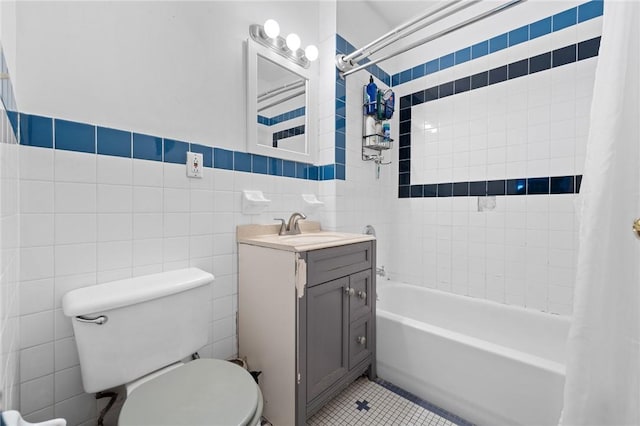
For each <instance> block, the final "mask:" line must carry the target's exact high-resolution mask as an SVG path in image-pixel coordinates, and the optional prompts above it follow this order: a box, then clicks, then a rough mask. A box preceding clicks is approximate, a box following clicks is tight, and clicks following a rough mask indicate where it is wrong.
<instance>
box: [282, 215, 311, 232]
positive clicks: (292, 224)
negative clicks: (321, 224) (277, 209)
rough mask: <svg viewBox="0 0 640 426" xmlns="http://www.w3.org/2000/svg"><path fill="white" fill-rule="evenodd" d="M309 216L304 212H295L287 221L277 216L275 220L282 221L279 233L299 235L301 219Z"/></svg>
mask: <svg viewBox="0 0 640 426" xmlns="http://www.w3.org/2000/svg"><path fill="white" fill-rule="evenodd" d="M306 218H307V217H306V216H305V215H304V214H302V213H298V212H295V213H293V214H292V215H291V217H289V222H285V220H284V219H281V218H275V219H274V220H279V221H280V231H279V232H278V235H297V234H299V233H300V224H299V223H298V222H299V221H300V219H302V220H304V219H306Z"/></svg>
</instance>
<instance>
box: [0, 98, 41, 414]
mask: <svg viewBox="0 0 640 426" xmlns="http://www.w3.org/2000/svg"><path fill="white" fill-rule="evenodd" d="M19 158H20V157H19V150H18V146H17V145H16V139H15V136H14V135H13V132H12V131H11V129H10V124H9V120H8V117H7V114H6V112H5V109H4V106H3V105H2V103H1V102H0V410H4V409H11V408H15V407H18V406H19V404H20V379H19V376H20V352H19V350H20V321H19V320H18V315H19V310H18V309H19V303H20V288H19V285H18V284H19V274H20V254H21V253H20V215H19V213H20V195H19V190H20V182H19V179H18V177H19V168H20V161H19ZM36 309H37V308H36Z"/></svg>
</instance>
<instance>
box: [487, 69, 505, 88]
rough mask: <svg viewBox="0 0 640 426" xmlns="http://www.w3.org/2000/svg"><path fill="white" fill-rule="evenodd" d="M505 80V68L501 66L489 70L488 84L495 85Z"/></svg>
mask: <svg viewBox="0 0 640 426" xmlns="http://www.w3.org/2000/svg"><path fill="white" fill-rule="evenodd" d="M506 79H507V66H506V65H504V66H501V67H498V68H494V69H492V70H489V84H496V83H500V82H502V81H505V80H506Z"/></svg>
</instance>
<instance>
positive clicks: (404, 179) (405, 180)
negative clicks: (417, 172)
mask: <svg viewBox="0 0 640 426" xmlns="http://www.w3.org/2000/svg"><path fill="white" fill-rule="evenodd" d="M410 184H411V173H399V174H398V185H401V186H402V185H410Z"/></svg>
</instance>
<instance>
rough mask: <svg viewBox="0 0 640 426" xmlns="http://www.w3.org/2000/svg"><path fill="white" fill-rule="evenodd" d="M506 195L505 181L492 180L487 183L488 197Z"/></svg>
mask: <svg viewBox="0 0 640 426" xmlns="http://www.w3.org/2000/svg"><path fill="white" fill-rule="evenodd" d="M504 194H505V181H504V180H490V181H488V182H487V195H504Z"/></svg>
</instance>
